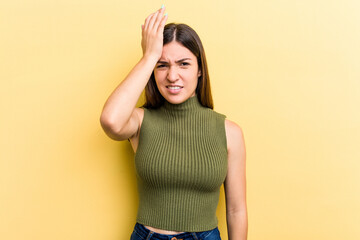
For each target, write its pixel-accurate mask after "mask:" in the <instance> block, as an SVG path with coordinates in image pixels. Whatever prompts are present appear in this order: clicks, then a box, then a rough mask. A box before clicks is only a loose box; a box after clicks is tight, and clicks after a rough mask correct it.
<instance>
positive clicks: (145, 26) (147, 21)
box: [144, 13, 155, 30]
mask: <svg viewBox="0 0 360 240" xmlns="http://www.w3.org/2000/svg"><path fill="white" fill-rule="evenodd" d="M154 14H155V13H152V14H150V15H149V16H148V17H147V18H146V19H145V24H144V30H147V29H148V25H149V22H150V20H151V18H152V16H153V15H154Z"/></svg>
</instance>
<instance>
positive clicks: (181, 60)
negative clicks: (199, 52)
mask: <svg viewBox="0 0 360 240" xmlns="http://www.w3.org/2000/svg"><path fill="white" fill-rule="evenodd" d="M185 60H191V58H183V59H180V60H177V61H175V62H176V63H179V62H183V61H185ZM157 63H168V62H166V61H158V62H157Z"/></svg>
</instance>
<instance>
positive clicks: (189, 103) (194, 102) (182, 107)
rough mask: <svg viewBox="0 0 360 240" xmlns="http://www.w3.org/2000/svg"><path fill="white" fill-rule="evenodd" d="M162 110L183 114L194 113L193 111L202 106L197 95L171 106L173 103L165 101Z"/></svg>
mask: <svg viewBox="0 0 360 240" xmlns="http://www.w3.org/2000/svg"><path fill="white" fill-rule="evenodd" d="M164 108H165V109H166V110H168V111H178V112H184V111H194V110H195V111H196V110H198V109H200V108H203V106H202V105H201V103H200V102H199V100H198V97H197V95H195V96H192V97H190V98H188V99H186V100H185V101H184V102H182V103H179V104H173V103H169V102H168V101H165V103H164Z"/></svg>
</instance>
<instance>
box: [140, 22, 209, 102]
mask: <svg viewBox="0 0 360 240" xmlns="http://www.w3.org/2000/svg"><path fill="white" fill-rule="evenodd" d="M172 41H177V42H178V43H180V44H182V45H183V46H184V47H186V48H187V49H189V50H190V51H191V52H192V53H193V54H194V55H195V56H196V58H197V62H198V67H199V68H200V70H201V76H200V77H199V78H198V84H197V87H196V90H195V93H196V95H197V97H198V99H199V102H200V103H201V105H203V106H204V107H208V108H211V109H213V108H214V104H213V100H212V96H211V88H210V78H209V73H208V67H207V62H206V57H205V51H204V47H203V45H202V43H201V40H200V38H199V36H198V35H197V33H196V32H195V31H194V30H193V29H192V28H191V27H189V26H188V25H186V24H176V23H169V24H166V25H165V27H164V39H163V45H165V44H168V43H170V42H172ZM145 98H146V102H145V104H144V105H143V107H145V108H158V107H160V106H161V105H163V103H164V101H165V99H164V97H163V96H162V95H161V93H160V92H159V89H158V88H157V85H156V82H155V76H154V71H153V72H152V74H151V76H150V79H149V81H148V83H147V85H146V87H145Z"/></svg>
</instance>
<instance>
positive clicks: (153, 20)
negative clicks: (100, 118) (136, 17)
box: [148, 11, 159, 31]
mask: <svg viewBox="0 0 360 240" xmlns="http://www.w3.org/2000/svg"><path fill="white" fill-rule="evenodd" d="M158 15H159V11H156V13H155V14H154V15H153V16H152V17H151V19H150V21H149V25H148V29H149V31H152V30H153V28H154V23H155V20H156V18H157V16H158Z"/></svg>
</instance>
